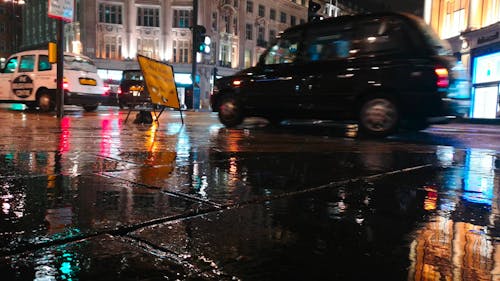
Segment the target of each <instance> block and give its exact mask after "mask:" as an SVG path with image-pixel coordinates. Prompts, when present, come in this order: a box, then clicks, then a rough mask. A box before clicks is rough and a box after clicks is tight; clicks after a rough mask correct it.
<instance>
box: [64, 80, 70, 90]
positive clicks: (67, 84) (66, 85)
mask: <svg viewBox="0 0 500 281" xmlns="http://www.w3.org/2000/svg"><path fill="white" fill-rule="evenodd" d="M68 88H69V81H68V79H66V77H64V78H63V89H65V90H67V89H68Z"/></svg>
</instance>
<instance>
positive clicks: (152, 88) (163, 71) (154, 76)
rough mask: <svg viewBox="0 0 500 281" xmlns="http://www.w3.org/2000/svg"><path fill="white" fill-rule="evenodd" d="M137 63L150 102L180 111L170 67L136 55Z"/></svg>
mask: <svg viewBox="0 0 500 281" xmlns="http://www.w3.org/2000/svg"><path fill="white" fill-rule="evenodd" d="M137 61H138V62H139V66H140V67H141V71H142V75H143V77H144V81H145V82H146V89H147V90H148V93H149V96H150V97H151V102H152V103H154V104H159V105H164V106H168V107H171V108H175V109H180V103H179V96H178V95H177V87H176V86H175V81H174V70H173V68H172V66H171V65H168V64H166V63H163V62H160V61H157V60H154V59H151V58H148V57H145V56H142V55H137Z"/></svg>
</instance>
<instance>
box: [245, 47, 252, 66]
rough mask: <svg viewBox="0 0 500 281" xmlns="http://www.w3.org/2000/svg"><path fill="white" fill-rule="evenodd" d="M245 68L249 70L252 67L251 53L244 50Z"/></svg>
mask: <svg viewBox="0 0 500 281" xmlns="http://www.w3.org/2000/svg"><path fill="white" fill-rule="evenodd" d="M244 64H245V66H244V67H245V68H249V67H251V66H252V51H251V50H245V58H244Z"/></svg>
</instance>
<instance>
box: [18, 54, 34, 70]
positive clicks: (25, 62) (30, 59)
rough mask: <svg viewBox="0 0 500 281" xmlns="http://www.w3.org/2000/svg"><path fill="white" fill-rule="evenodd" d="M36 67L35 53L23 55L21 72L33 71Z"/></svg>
mask: <svg viewBox="0 0 500 281" xmlns="http://www.w3.org/2000/svg"><path fill="white" fill-rule="evenodd" d="M34 69H35V55H28V56H22V57H21V62H20V63H19V72H32V71H33V70H34Z"/></svg>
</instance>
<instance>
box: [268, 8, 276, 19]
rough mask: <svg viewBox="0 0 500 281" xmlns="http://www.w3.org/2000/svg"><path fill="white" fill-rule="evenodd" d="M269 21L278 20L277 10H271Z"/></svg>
mask: <svg viewBox="0 0 500 281" xmlns="http://www.w3.org/2000/svg"><path fill="white" fill-rule="evenodd" d="M269 19H271V20H276V10H275V9H271V10H270V11H269Z"/></svg>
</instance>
